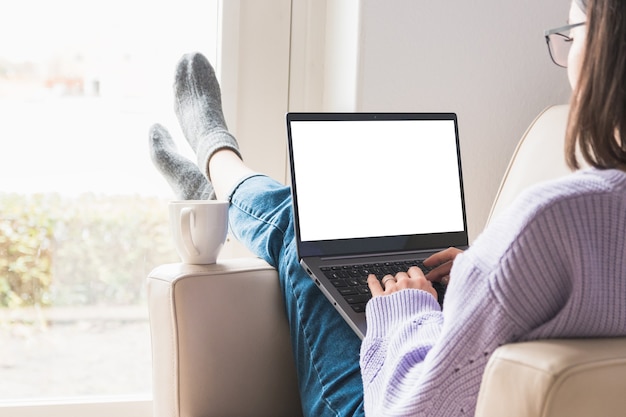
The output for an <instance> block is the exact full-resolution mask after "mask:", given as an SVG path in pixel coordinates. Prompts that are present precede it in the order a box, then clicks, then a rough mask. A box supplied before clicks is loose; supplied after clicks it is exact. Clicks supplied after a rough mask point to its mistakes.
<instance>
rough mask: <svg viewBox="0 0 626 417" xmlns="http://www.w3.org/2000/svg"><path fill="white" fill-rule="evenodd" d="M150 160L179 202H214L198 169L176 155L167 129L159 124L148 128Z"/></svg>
mask: <svg viewBox="0 0 626 417" xmlns="http://www.w3.org/2000/svg"><path fill="white" fill-rule="evenodd" d="M149 146H150V159H152V163H154V166H155V167H156V168H157V169H158V170H159V172H160V173H161V174H162V175H163V176H164V177H165V179H166V180H167V182H168V183H169V185H170V187H171V188H172V190H173V191H174V193H175V194H176V197H177V198H179V199H180V200H214V199H215V192H214V191H213V186H212V185H211V183H210V182H209V181H207V179H206V178H205V177H204V175H203V174H202V172H201V171H200V169H198V167H197V166H196V164H194V163H193V162H192V161H190V160H189V159H187V158H185V157H184V156H182V155H181V154H179V153H178V150H177V149H176V144H175V143H174V141H173V140H172V137H171V136H170V134H169V132H168V131H167V129H165V128H164V127H163V126H161V125H159V124H155V125H153V126H152V127H151V128H150V143H149Z"/></svg>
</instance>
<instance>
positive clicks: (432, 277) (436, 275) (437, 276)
mask: <svg viewBox="0 0 626 417" xmlns="http://www.w3.org/2000/svg"><path fill="white" fill-rule="evenodd" d="M451 269H452V262H446V263H444V264H442V265H439V266H438V267H436V268H435V269H433V270H432V271H430V272H429V273H428V274H426V279H428V280H429V281H433V282H442V280H443V278H445V277H447V276H450V270H451Z"/></svg>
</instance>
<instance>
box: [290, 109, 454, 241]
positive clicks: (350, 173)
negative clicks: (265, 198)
mask: <svg viewBox="0 0 626 417" xmlns="http://www.w3.org/2000/svg"><path fill="white" fill-rule="evenodd" d="M291 135H292V152H293V155H292V157H293V160H294V164H293V166H294V167H295V168H294V169H295V172H294V174H295V178H296V180H297V194H298V211H299V218H300V237H301V240H303V241H319V240H334V239H353V238H365V237H382V236H399V235H412V234H430V233H446V232H458V231H463V228H464V227H463V226H464V222H463V205H462V201H461V180H460V174H459V162H458V160H457V142H456V130H455V126H454V121H453V120H366V121H345V120H342V121H292V124H291Z"/></svg>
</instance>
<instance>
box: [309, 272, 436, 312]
mask: <svg viewBox="0 0 626 417" xmlns="http://www.w3.org/2000/svg"><path fill="white" fill-rule="evenodd" d="M412 266H417V267H419V268H420V269H421V270H422V271H423V272H424V274H427V273H428V272H429V271H430V269H429V268H428V267H426V266H425V265H424V264H423V263H422V261H420V260H408V261H396V262H381V263H368V264H350V265H339V266H332V267H323V268H321V269H322V272H323V273H324V275H326V278H328V279H329V280H330V282H331V283H332V284H333V285H334V286H335V288H336V289H337V291H339V293H340V294H341V295H342V296H343V297H344V299H345V300H346V302H347V303H348V304H350V307H352V309H353V310H354V311H355V312H357V313H362V312H364V311H365V305H366V304H367V302H368V301H369V300H370V298H372V294H371V292H370V290H369V287H368V286H367V277H368V275H369V274H374V275H376V278H378V280H379V281H380V280H382V279H383V277H384V276H385V275H388V274H390V275H395V274H397V273H398V272H406V271H407V270H408V269H409V268H410V267H412ZM432 285H433V288H434V289H435V290H436V291H437V301H438V302H439V305H442V304H443V298H444V295H445V291H446V287H445V285H443V284H441V283H439V282H433V283H432Z"/></svg>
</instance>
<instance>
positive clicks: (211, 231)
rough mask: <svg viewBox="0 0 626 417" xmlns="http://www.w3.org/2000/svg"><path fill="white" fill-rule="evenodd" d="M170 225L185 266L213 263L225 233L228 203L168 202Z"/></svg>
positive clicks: (204, 201)
mask: <svg viewBox="0 0 626 417" xmlns="http://www.w3.org/2000/svg"><path fill="white" fill-rule="evenodd" d="M169 209H170V224H171V227H172V234H173V237H174V243H175V244H176V250H177V251H178V254H179V255H180V258H181V259H182V261H183V262H184V263H187V264H214V263H215V262H216V260H217V256H218V255H219V253H220V251H221V250H222V247H223V246H224V242H225V241H226V235H227V234H228V202H227V201H220V200H178V201H171V202H170V204H169Z"/></svg>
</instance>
